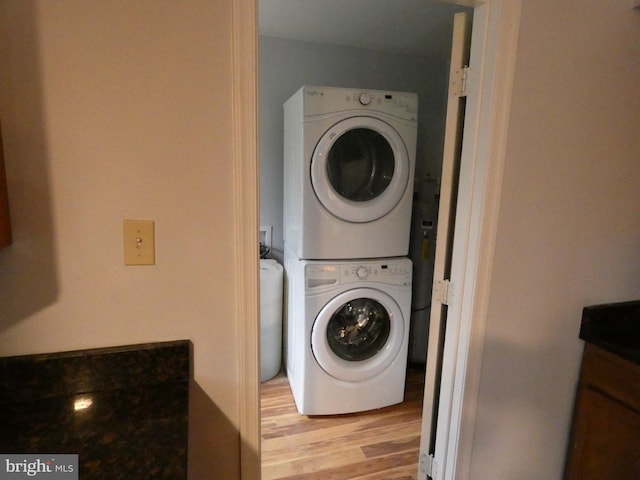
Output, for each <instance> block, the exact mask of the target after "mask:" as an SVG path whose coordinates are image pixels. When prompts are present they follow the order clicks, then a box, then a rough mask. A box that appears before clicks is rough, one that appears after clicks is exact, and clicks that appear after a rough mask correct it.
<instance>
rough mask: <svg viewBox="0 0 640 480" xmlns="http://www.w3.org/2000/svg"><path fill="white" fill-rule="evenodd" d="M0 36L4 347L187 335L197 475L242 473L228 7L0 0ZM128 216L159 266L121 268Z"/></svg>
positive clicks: (39, 348)
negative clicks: (8, 243)
mask: <svg viewBox="0 0 640 480" xmlns="http://www.w3.org/2000/svg"><path fill="white" fill-rule="evenodd" d="M0 34H1V37H0V82H1V83H0V88H1V89H0V116H1V117H2V122H3V133H4V137H5V139H4V144H5V154H6V164H7V165H6V166H7V170H8V172H7V174H8V182H9V191H10V197H11V213H12V215H13V225H14V245H13V246H12V247H10V248H9V249H7V250H4V251H0V355H2V356H5V355H15V354H28V353H34V352H51V351H61V350H70V349H82V348H91V347H99V346H110V345H120V344H132V343H138V342H151V341H160V340H172V339H183V338H189V339H191V340H192V341H193V342H194V345H195V376H196V381H197V384H198V388H197V389H196V391H197V392H198V394H197V395H196V397H197V398H196V399H195V402H194V403H195V406H194V409H195V411H196V413H197V416H198V422H197V423H198V428H196V429H195V430H194V433H193V436H192V440H193V442H194V445H192V452H193V453H194V459H195V460H194V459H192V460H194V461H195V463H194V462H193V461H192V474H193V478H196V477H198V478H207V477H208V478H211V477H210V476H209V475H210V473H211V468H215V469H216V472H217V475H219V478H235V477H236V476H237V472H238V461H239V460H238V448H239V444H238V442H239V438H238V434H237V429H238V423H239V420H238V417H239V412H238V376H239V371H238V351H237V338H236V334H237V328H238V327H237V314H236V297H237V292H236V288H237V287H236V278H235V277H234V270H235V269H234V247H235V245H236V244H237V241H236V239H235V237H234V236H235V234H236V229H235V226H234V217H233V213H234V205H233V201H234V191H233V181H232V175H233V164H232V162H231V160H230V159H231V156H232V147H233V144H232V129H231V126H232V125H231V124H232V122H231V118H232V111H231V100H230V97H231V88H232V79H231V74H232V69H231V63H232V61H231V2H230V1H228V0H215V1H213V0H201V1H200V0H190V1H189V2H176V1H173V0H141V1H135V2H132V1H129V0H116V1H93V0H56V1H44V0H43V1H27V0H2V1H1V2H0ZM136 218H144V219H153V220H155V222H156V247H157V250H156V261H157V264H156V265H155V266H152V267H125V266H123V260H122V220H123V219H136ZM200 460H201V461H200ZM207 462H208V463H207ZM212 466H215V467H212ZM210 467H211V468H210Z"/></svg>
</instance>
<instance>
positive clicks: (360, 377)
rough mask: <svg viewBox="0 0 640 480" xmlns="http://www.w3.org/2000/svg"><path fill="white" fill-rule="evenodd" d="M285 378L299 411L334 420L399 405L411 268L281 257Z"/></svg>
mask: <svg viewBox="0 0 640 480" xmlns="http://www.w3.org/2000/svg"><path fill="white" fill-rule="evenodd" d="M285 270H286V272H287V285H288V286H287V339H286V344H287V346H286V362H285V363H286V371H287V376H288V379H289V384H290V385H291V391H292V392H293V397H294V399H295V402H296V406H297V409H298V411H299V412H300V413H301V414H304V415H332V414H342V413H352V412H359V411H364V410H371V409H376V408H381V407H385V406H388V405H394V404H397V403H400V402H402V401H403V399H404V386H405V376H406V368H407V353H408V337H409V317H410V314H411V261H410V260H408V259H406V258H390V259H376V260H368V261H362V260H355V261H333V262H322V261H309V260H299V259H297V258H296V257H295V255H294V254H293V253H291V252H288V253H285Z"/></svg>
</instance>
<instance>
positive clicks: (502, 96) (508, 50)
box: [232, 0, 522, 480]
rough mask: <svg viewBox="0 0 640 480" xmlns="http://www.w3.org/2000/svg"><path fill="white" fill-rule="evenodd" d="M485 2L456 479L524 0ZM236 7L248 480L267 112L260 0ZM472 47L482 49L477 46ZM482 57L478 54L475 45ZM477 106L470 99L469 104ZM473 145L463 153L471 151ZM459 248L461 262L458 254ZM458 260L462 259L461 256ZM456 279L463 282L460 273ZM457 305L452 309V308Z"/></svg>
mask: <svg viewBox="0 0 640 480" xmlns="http://www.w3.org/2000/svg"><path fill="white" fill-rule="evenodd" d="M456 3H464V4H466V5H471V6H474V7H476V8H475V11H474V25H473V28H474V31H475V30H476V29H483V32H484V35H483V41H482V44H481V45H476V46H475V48H478V49H479V50H478V52H477V53H476V55H479V57H477V58H478V59H479V63H478V65H479V66H481V68H478V69H477V70H475V69H474V70H473V73H472V74H474V75H476V78H474V79H473V81H474V82H477V88H478V89H479V91H480V95H478V104H477V105H476V108H477V121H478V125H477V129H476V136H475V138H473V140H472V141H468V142H467V143H468V144H470V145H472V146H470V147H468V150H467V153H466V154H467V155H473V158H474V161H473V162H472V163H473V167H472V171H470V172H467V173H465V175H468V177H467V180H468V181H469V182H471V188H470V192H471V198H470V199H469V200H468V205H469V209H468V211H466V212H465V213H464V215H465V218H466V220H465V221H466V223H467V228H466V231H467V232H468V233H467V235H468V238H467V241H466V242H465V243H466V246H465V248H464V251H461V252H454V266H453V271H452V277H453V275H456V278H457V279H458V278H459V279H460V280H461V281H462V282H463V283H462V284H461V285H463V287H462V289H461V290H459V291H457V292H456V296H455V297H456V298H457V299H458V303H456V305H455V306H454V307H453V308H451V309H450V312H449V313H450V314H453V315H454V317H455V318H456V323H457V325H458V332H457V335H456V336H455V357H456V362H455V370H454V371H453V372H451V378H452V388H453V392H454V394H453V399H454V400H453V402H452V405H451V422H450V424H449V427H448V428H449V433H448V441H447V452H448V455H447V460H446V472H447V478H456V479H467V478H469V466H470V461H471V455H472V446H473V445H472V441H473V434H474V428H475V411H476V406H477V398H478V392H479V387H480V367H481V360H482V352H483V348H484V331H485V325H486V312H487V304H488V299H489V293H490V279H491V269H492V264H493V252H494V247H495V238H496V227H497V220H498V209H499V201H500V194H501V187H502V172H503V165H504V161H505V150H506V141H507V129H508V124H509V111H510V105H511V92H512V85H513V75H514V71H515V62H516V49H517V40H518V30H519V22H520V10H521V4H522V0H486V1H465V2H460V1H458V2H456ZM232 4H233V18H232V22H233V25H232V27H233V36H232V59H233V71H232V74H233V95H232V104H233V132H234V151H233V158H232V161H233V165H234V175H235V178H234V191H235V197H234V198H235V203H236V209H235V222H234V224H235V226H236V237H237V239H238V247H237V249H236V251H235V253H234V255H235V263H236V266H237V268H236V272H237V275H238V278H237V289H236V290H237V292H238V299H237V303H236V304H237V315H238V319H237V321H238V325H239V326H238V339H237V341H238V346H237V348H238V354H239V359H238V363H239V366H240V373H239V378H238V405H239V407H238V409H239V429H240V432H239V433H240V462H241V480H256V479H259V478H260V397H259V352H258V348H259V309H258V292H259V284H258V261H257V248H256V245H257V244H258V241H257V240H258V239H257V232H258V211H259V210H258V207H259V206H258V198H259V196H258V185H259V181H258V152H257V138H258V134H257V132H258V119H257V101H258V97H257V74H258V72H257V35H258V34H257V31H258V26H257V0H232ZM472 48H474V46H473V45H472ZM472 55H474V52H472ZM467 108H469V105H467ZM464 155H465V152H464V151H463V156H464ZM456 255H458V258H459V260H456ZM456 262H458V263H456ZM456 281H457V280H456ZM451 310H453V312H451Z"/></svg>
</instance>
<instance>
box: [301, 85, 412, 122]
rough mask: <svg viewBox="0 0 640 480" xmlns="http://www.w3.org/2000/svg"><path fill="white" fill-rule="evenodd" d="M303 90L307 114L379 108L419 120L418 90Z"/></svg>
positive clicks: (318, 88)
mask: <svg viewBox="0 0 640 480" xmlns="http://www.w3.org/2000/svg"><path fill="white" fill-rule="evenodd" d="M302 90H303V92H304V97H303V105H304V112H305V113H304V115H305V116H308V115H326V114H330V115H334V114H336V113H342V112H347V111H351V110H358V111H360V110H364V111H366V110H375V111H376V112H379V113H386V114H388V115H393V116H394V117H396V118H401V119H404V120H408V121H410V122H417V115H418V95H416V94H415V93H410V92H391V91H380V90H357V89H351V88H336V87H312V86H305V87H302Z"/></svg>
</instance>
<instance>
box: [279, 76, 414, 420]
mask: <svg viewBox="0 0 640 480" xmlns="http://www.w3.org/2000/svg"><path fill="white" fill-rule="evenodd" d="M417 109H418V99H417V95H416V94H413V93H403V92H386V91H371V90H366V91H365V90H357V89H345V88H333V87H303V88H301V89H300V90H299V91H298V92H297V93H295V94H294V95H293V96H292V97H291V98H290V99H289V100H288V101H287V102H286V103H285V104H284V120H285V121H284V222H283V223H284V244H285V257H284V267H285V275H286V302H285V304H286V324H287V325H286V337H285V344H286V347H285V364H286V372H287V377H288V379H289V383H290V386H291V390H292V392H293V396H294V399H295V402H296V406H297V408H298V411H299V412H300V413H301V414H304V415H328V414H341V413H351V412H358V411H363V410H370V409H376V408H381V407H385V406H388V405H393V404H396V403H400V402H402V401H403V398H404V384H405V376H406V367H407V355H408V338H409V320H410V315H411V275H412V267H411V261H410V260H409V259H408V258H407V255H408V251H409V235H410V229H411V206H412V196H413V177H414V170H415V149H416V138H417Z"/></svg>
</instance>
